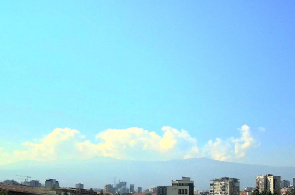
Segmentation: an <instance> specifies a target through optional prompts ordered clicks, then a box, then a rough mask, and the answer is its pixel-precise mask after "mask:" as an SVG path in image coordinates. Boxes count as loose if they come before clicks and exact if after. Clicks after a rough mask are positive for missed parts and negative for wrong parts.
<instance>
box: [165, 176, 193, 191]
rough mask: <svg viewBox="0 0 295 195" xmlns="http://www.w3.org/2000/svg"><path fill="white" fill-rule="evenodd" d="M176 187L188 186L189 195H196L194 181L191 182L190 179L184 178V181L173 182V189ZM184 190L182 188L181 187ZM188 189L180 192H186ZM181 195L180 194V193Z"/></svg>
mask: <svg viewBox="0 0 295 195" xmlns="http://www.w3.org/2000/svg"><path fill="white" fill-rule="evenodd" d="M173 186H174V187H175V186H179V187H180V186H187V187H188V195H194V181H191V179H190V178H189V177H182V180H175V181H173V180H172V187H173ZM181 188H182V187H181ZM185 189H186V188H183V189H181V190H180V191H179V190H178V192H181V193H182V192H185ZM169 192H170V190H169V189H168V190H167V193H168V194H169ZM179 194H180V193H179Z"/></svg>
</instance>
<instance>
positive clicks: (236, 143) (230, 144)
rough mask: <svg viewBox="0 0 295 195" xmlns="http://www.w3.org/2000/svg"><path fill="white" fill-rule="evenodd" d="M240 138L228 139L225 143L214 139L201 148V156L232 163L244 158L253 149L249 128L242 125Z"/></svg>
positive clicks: (252, 139)
mask: <svg viewBox="0 0 295 195" xmlns="http://www.w3.org/2000/svg"><path fill="white" fill-rule="evenodd" d="M239 131H240V133H241V137H240V138H230V139H226V140H225V141H223V140H221V139H220V138H216V141H215V142H214V141H212V140H210V141H209V142H208V143H207V144H206V146H205V147H204V148H203V152H202V154H203V155H205V156H209V157H211V158H213V159H215V160H221V161H232V160H237V159H240V158H243V157H245V155H246V153H247V151H248V150H249V149H251V148H253V147H254V142H255V141H254V138H253V137H252V136H251V133H250V128H249V126H247V125H243V126H242V127H241V128H240V129H239Z"/></svg>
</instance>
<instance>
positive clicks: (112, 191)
mask: <svg viewBox="0 0 295 195" xmlns="http://www.w3.org/2000/svg"><path fill="white" fill-rule="evenodd" d="M104 192H106V193H107V192H110V193H114V188H113V185H112V184H107V185H105V186H104Z"/></svg>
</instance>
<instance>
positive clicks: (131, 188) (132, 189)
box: [129, 184, 134, 193]
mask: <svg viewBox="0 0 295 195" xmlns="http://www.w3.org/2000/svg"><path fill="white" fill-rule="evenodd" d="M129 192H130V193H134V184H130V189H129Z"/></svg>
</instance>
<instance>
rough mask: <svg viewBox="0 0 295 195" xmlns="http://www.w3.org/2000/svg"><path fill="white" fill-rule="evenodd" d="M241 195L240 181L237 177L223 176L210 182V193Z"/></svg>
mask: <svg viewBox="0 0 295 195" xmlns="http://www.w3.org/2000/svg"><path fill="white" fill-rule="evenodd" d="M220 194H222V195H239V194H240V181H239V179H237V178H229V177H222V178H220V179H213V180H212V182H211V183H210V195H220Z"/></svg>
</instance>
